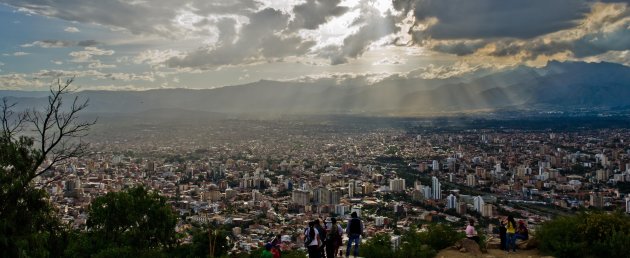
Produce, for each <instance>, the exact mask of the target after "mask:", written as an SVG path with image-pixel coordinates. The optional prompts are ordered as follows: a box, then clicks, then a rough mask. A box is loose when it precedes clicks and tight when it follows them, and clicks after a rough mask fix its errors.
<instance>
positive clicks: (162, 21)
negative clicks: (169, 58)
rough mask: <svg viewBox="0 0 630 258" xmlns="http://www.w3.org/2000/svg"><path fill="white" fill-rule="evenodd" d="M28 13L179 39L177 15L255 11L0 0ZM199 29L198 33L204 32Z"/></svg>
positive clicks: (233, 5)
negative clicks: (182, 12) (184, 12)
mask: <svg viewBox="0 0 630 258" xmlns="http://www.w3.org/2000/svg"><path fill="white" fill-rule="evenodd" d="M0 2H2V3H5V4H8V5H10V6H13V7H16V8H18V9H19V10H21V11H23V12H26V13H29V14H39V15H43V16H48V17H55V18H59V19H63V20H67V21H72V22H79V23H88V24H99V25H104V26H107V27H112V28H117V29H124V30H127V31H129V32H131V33H132V34H136V35H160V36H163V37H167V38H179V37H181V36H183V35H185V34H186V33H188V32H189V31H188V29H189V28H186V27H185V26H181V24H180V23H178V21H177V19H176V18H177V16H178V15H179V14H180V13H181V11H190V12H192V13H194V14H195V15H198V16H200V17H208V16H211V15H225V14H226V13H228V14H235V15H246V14H249V13H251V12H252V11H254V10H257V9H258V7H259V6H260V4H259V3H258V2H257V1H255V0H213V1H206V0H187V1H171V0H152V1H132V2H129V1H100V0H58V1H40V0H1V1H0ZM206 32H207V31H205V32H200V33H206Z"/></svg>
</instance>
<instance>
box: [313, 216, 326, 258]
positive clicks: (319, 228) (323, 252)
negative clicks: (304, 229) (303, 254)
mask: <svg viewBox="0 0 630 258" xmlns="http://www.w3.org/2000/svg"><path fill="white" fill-rule="evenodd" d="M313 222H314V223H315V229H317V232H319V238H320V239H322V240H326V230H325V229H324V227H322V225H321V223H320V221H319V219H315V220H314V221H313ZM319 251H320V257H322V258H326V241H322V244H321V245H320V248H319Z"/></svg>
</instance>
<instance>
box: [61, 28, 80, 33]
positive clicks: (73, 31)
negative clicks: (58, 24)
mask: <svg viewBox="0 0 630 258" xmlns="http://www.w3.org/2000/svg"><path fill="white" fill-rule="evenodd" d="M63 31H65V32H69V33H77V32H81V31H80V30H79V29H78V28H77V27H66V28H65V29H63Z"/></svg>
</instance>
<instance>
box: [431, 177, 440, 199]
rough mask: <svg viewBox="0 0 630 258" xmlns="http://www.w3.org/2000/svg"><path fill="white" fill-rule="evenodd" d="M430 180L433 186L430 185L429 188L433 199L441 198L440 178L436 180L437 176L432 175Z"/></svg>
mask: <svg viewBox="0 0 630 258" xmlns="http://www.w3.org/2000/svg"><path fill="white" fill-rule="evenodd" d="M431 182H432V183H433V184H432V185H433V187H431V189H433V194H431V196H432V197H433V199H435V200H440V199H442V184H440V180H438V178H437V177H433V178H431Z"/></svg>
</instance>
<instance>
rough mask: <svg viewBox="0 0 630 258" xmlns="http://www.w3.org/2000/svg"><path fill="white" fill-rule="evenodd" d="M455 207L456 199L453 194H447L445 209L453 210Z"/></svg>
mask: <svg viewBox="0 0 630 258" xmlns="http://www.w3.org/2000/svg"><path fill="white" fill-rule="evenodd" d="M456 207H457V197H455V195H453V194H449V195H448V197H446V208H447V209H455V208H456Z"/></svg>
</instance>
